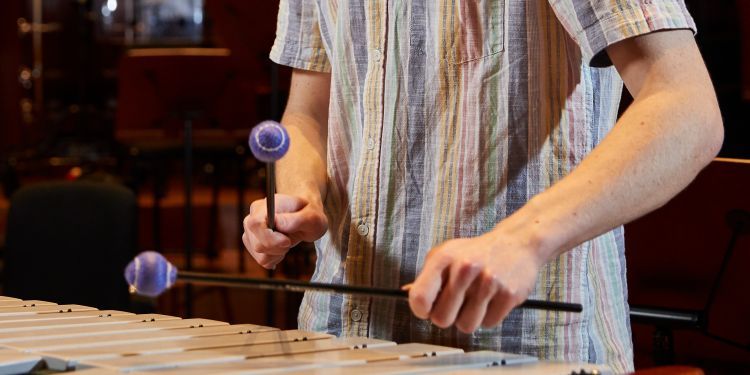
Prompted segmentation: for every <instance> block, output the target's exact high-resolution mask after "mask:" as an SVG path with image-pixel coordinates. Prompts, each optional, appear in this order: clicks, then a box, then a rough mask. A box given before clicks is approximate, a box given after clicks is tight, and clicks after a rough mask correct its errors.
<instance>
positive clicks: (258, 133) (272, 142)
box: [248, 120, 289, 230]
mask: <svg viewBox="0 0 750 375" xmlns="http://www.w3.org/2000/svg"><path fill="white" fill-rule="evenodd" d="M248 144H249V145H250V151H251V152H252V153H253V155H255V158H256V159H258V160H260V161H262V162H265V163H266V194H267V197H266V209H267V211H268V212H267V215H268V228H269V229H271V230H274V228H275V221H274V212H275V210H276V207H275V204H274V203H275V202H274V201H275V198H274V197H275V194H276V172H275V169H276V168H275V162H276V160H279V159H281V157H282V156H284V154H286V152H287V151H288V150H289V134H288V133H287V132H286V129H284V127H283V126H282V125H281V124H279V123H278V122H276V121H271V120H268V121H263V122H261V123H260V124H258V125H256V126H255V127H254V128H253V130H252V131H251V132H250V139H248Z"/></svg>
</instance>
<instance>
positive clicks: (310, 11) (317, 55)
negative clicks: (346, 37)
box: [270, 0, 331, 72]
mask: <svg viewBox="0 0 750 375" xmlns="http://www.w3.org/2000/svg"><path fill="white" fill-rule="evenodd" d="M270 57H271V60H273V61H274V62H276V63H278V64H281V65H286V66H289V67H292V68H297V69H304V70H312V71H316V72H330V71H331V65H330V63H329V60H328V55H327V54H326V49H325V46H324V44H323V39H322V38H321V32H320V20H319V18H318V10H317V5H316V2H315V1H310V0H281V1H280V3H279V17H278V22H277V24H276V40H275V41H274V44H273V47H272V48H271V54H270Z"/></svg>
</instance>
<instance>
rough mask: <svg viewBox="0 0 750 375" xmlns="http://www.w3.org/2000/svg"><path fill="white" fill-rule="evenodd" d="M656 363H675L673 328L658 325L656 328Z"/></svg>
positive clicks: (661, 364)
mask: <svg viewBox="0 0 750 375" xmlns="http://www.w3.org/2000/svg"><path fill="white" fill-rule="evenodd" d="M653 340H654V364H655V365H657V366H665V365H672V364H674V337H673V335H672V330H671V329H669V328H667V327H661V326H657V327H656V330H654V336H653Z"/></svg>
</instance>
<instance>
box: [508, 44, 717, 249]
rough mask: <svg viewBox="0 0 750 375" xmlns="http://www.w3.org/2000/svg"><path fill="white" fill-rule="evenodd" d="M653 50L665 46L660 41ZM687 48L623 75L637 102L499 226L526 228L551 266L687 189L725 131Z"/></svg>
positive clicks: (706, 80)
mask: <svg viewBox="0 0 750 375" xmlns="http://www.w3.org/2000/svg"><path fill="white" fill-rule="evenodd" d="M656 37H657V38H666V37H668V36H667V35H666V34H665V35H658V36H656ZM686 37H689V38H692V36H690V35H689V33H687V36H686V34H685V33H683V34H681V38H682V39H681V40H682V41H685V38H686ZM681 40H676V41H670V42H671V43H672V44H671V45H677V44H679V43H680V42H681ZM686 43H687V42H686ZM653 47H654V48H655V49H659V48H667V47H664V46H662V45H661V44H659V43H658V42H657V43H656V45H655V46H653ZM647 48H648V46H647ZM685 50H686V51H687V52H685V51H681V52H679V53H676V56H672V57H670V56H667V57H659V58H657V59H655V61H654V62H653V64H646V65H648V66H649V67H648V68H646V67H645V66H639V65H638V64H633V65H630V66H629V67H626V69H621V74H623V78H626V83H629V84H628V87H629V89H630V91H631V92H632V93H634V96H635V97H636V100H635V101H634V103H633V104H632V105H631V107H630V108H629V109H628V110H627V111H626V113H625V114H624V115H623V116H622V118H621V119H620V120H619V121H618V123H617V124H616V125H615V127H614V129H613V130H612V131H611V132H610V134H609V135H608V136H607V137H606V138H605V139H604V140H603V141H602V143H601V144H600V145H599V146H597V147H596V148H595V149H594V150H593V151H592V153H591V154H590V155H589V156H588V157H586V158H585V159H584V160H583V161H582V163H581V164H580V165H579V166H578V167H577V168H576V169H575V170H574V171H573V172H572V173H571V174H570V175H569V176H567V177H566V178H564V179H563V180H561V181H560V182H559V183H557V184H556V185H554V186H552V187H551V188H550V189H548V190H547V191H545V192H543V193H542V194H539V195H538V196H536V197H535V198H533V199H532V200H531V201H530V202H529V203H528V204H527V205H526V206H525V207H523V208H522V209H521V210H519V211H518V212H517V214H515V215H513V216H511V217H510V218H509V220H507V221H508V223H501V226H502V225H505V227H510V228H523V229H521V230H524V231H527V232H525V235H526V238H529V240H528V241H530V242H532V243H534V245H535V247H536V248H539V249H540V252H541V254H540V255H541V257H542V259H544V260H549V259H552V258H554V257H555V256H556V255H558V254H560V253H561V252H563V251H566V250H568V249H570V248H572V247H574V246H576V245H578V244H580V243H581V242H583V241H586V240H588V239H591V238H593V237H595V236H597V235H599V234H601V233H604V232H606V231H607V230H609V229H611V228H613V227H616V226H618V225H621V224H623V223H626V222H629V221H631V220H633V219H635V218H637V217H639V216H641V215H643V214H645V213H647V212H649V211H651V210H653V209H655V208H657V207H659V206H661V205H663V204H664V203H666V202H667V201H668V200H669V199H670V198H671V197H673V196H674V195H675V194H677V193H678V192H679V191H680V190H682V189H683V188H684V187H685V186H687V184H688V183H690V181H691V180H692V179H693V178H694V177H695V175H696V174H697V173H698V172H699V171H700V170H701V168H703V167H704V166H705V165H706V164H707V163H709V162H710V161H711V159H712V158H713V157H714V156H715V155H716V153H717V152H718V150H719V148H720V147H721V140H722V136H723V133H722V131H723V129H722V125H721V115H720V113H719V110H718V105H717V103H716V99H715V96H714V94H713V90H712V88H711V83H710V80H709V78H708V75H707V74H706V73H705V71H704V69H703V68H702V67H703V65H702V61H701V60H700V56H699V54H698V52H697V49H692V48H686V49H685ZM638 51H640V50H638ZM611 55H612V54H611ZM665 55H668V54H667V53H665ZM694 55H697V56H694ZM613 56H615V57H618V56H617V55H613ZM613 60H614V59H613ZM696 60H697V62H696ZM664 61H673V63H671V64H667V63H664ZM683 64H684V65H683ZM696 65H698V66H699V68H696V67H695V66H696ZM628 69H630V70H640V72H638V74H633V71H626V70H628ZM675 72H678V73H675ZM682 74H688V75H689V78H685V76H684V75H682ZM634 76H635V77H637V79H633V77H634ZM628 78H629V79H628Z"/></svg>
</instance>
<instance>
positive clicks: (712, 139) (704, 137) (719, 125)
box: [700, 103, 724, 164]
mask: <svg viewBox="0 0 750 375" xmlns="http://www.w3.org/2000/svg"><path fill="white" fill-rule="evenodd" d="M701 128H702V132H701V136H700V143H701V144H700V148H701V149H702V150H703V152H700V158H701V161H702V162H703V164H708V163H710V162H711V160H713V159H714V158H715V157H716V155H718V154H719V151H721V146H722V145H723V143H724V121H723V119H722V117H721V111H720V110H719V106H718V104H714V103H712V104H711V105H709V108H708V109H707V110H706V115H705V117H703V124H701Z"/></svg>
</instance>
